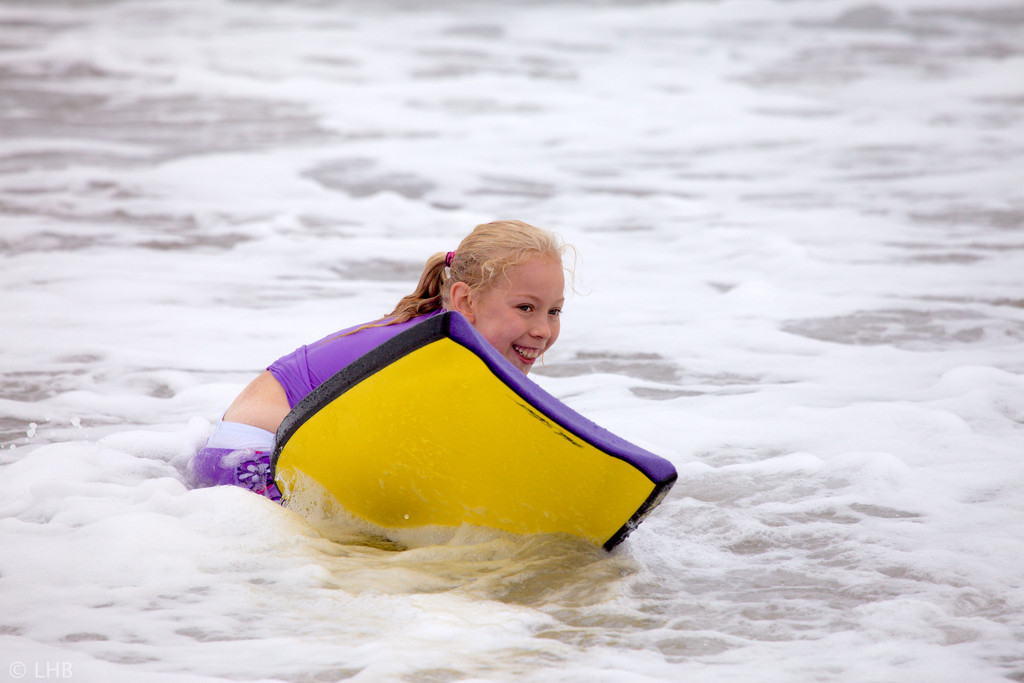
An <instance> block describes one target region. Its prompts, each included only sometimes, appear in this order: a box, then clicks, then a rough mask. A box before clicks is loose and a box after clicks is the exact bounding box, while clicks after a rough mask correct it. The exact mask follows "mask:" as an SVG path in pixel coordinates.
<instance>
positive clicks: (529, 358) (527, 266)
mask: <svg viewBox="0 0 1024 683" xmlns="http://www.w3.org/2000/svg"><path fill="white" fill-rule="evenodd" d="M506 275H507V276H508V277H507V278H505V277H499V278H498V280H497V282H496V283H495V286H494V287H492V288H491V289H488V290H485V291H479V292H478V291H473V290H471V289H470V288H469V286H468V285H466V283H464V282H456V283H454V284H453V285H452V291H451V301H452V309H453V310H456V311H458V312H459V313H462V314H463V315H464V316H466V319H467V320H468V321H469V322H470V323H471V324H472V325H473V327H475V328H476V330H477V332H479V333H480V334H482V335H483V336H484V338H485V339H486V340H487V341H489V342H490V343H491V345H492V346H494V348H496V349H497V350H498V353H500V354H501V355H503V356H504V357H505V358H507V359H508V360H510V361H511V362H512V364H513V365H515V366H516V367H517V368H519V369H520V370H521V371H522V372H523V374H524V375H525V374H528V373H529V372H530V368H531V367H533V364H534V363H535V362H536V361H537V359H538V358H540V356H541V354H542V353H544V352H545V351H547V350H548V349H549V348H551V345H552V344H554V343H555V340H556V339H558V332H559V323H560V321H559V316H560V315H561V313H562V305H563V304H564V303H565V275H564V274H563V273H562V264H561V263H560V262H559V261H558V260H556V259H551V258H550V257H549V258H545V257H543V256H535V257H533V258H531V259H530V260H528V261H525V262H523V263H521V264H519V265H518V266H513V267H511V268H509V269H508V271H507V273H506Z"/></svg>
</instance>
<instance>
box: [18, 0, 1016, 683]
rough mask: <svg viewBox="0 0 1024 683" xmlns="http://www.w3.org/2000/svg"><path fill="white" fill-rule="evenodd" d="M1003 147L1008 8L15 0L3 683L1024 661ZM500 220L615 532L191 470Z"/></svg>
mask: <svg viewBox="0 0 1024 683" xmlns="http://www.w3.org/2000/svg"><path fill="white" fill-rule="evenodd" d="M1022 160H1024V6H1022V5H1021V4H1020V3H1019V2H1016V1H1015V0H878V1H877V2H871V3H865V2H861V1H859V0H855V1H849V0H833V1H831V2H823V1H818V2H815V1H812V0H758V1H755V0H749V1H747V0H721V1H717V2H714V1H710V0H708V1H701V0H676V1H665V2H640V1H627V0H618V1H615V0H604V1H601V0H580V1H576V2H571V1H568V0H566V1H564V2H527V1H526V0H521V1H518V2H499V1H498V0H487V1H483V2H468V1H463V0H457V1H453V2H441V3H427V2H415V1H414V0H386V1H383V2H374V3H362V2H354V1H344V0H338V1H330V0H322V1H320V0H309V1H306V2H300V1H293V2H286V1H283V0H282V1H269V0H268V1H256V0H248V1H242V0H185V1H182V0H173V1H172V0H125V1H121V2H118V1H107V2H101V1H93V2H89V1H85V0H79V1H71V0H66V1H64V2H50V1H38V2H28V1H25V2H4V3H2V4H0V292H2V293H0V315H2V318H0V339H2V344H0V373H2V375H0V480H2V482H3V489H2V491H3V492H2V495H0V680H40V679H49V680H53V679H64V680H75V681H104V682H107V681H114V682H119V681H124V682H126V683H127V682H131V683H136V682H139V681H142V682H148V681H167V682H170V681H174V682H179V681H180V682H189V681H217V680H233V681H296V682H299V681H341V680H345V681H357V682H362V681H409V682H420V683H443V682H449V681H536V682H542V681H543V682H547V681H566V682H569V681H580V682H584V681H585V682H588V683H590V682H595V681H596V682H601V681H606V682H609V683H612V682H614V683H640V682H645V683H646V682H651V681H691V680H692V681H710V682H717V681H729V682H732V681H736V682H744V683H745V682H749V681H758V682H774V681H801V682H803V681H856V682H864V681H875V682H887V681H900V682H903V681H929V682H935V681H938V682H951V683H952V682H957V683H958V682H961V681H971V682H972V683H978V682H989V681H1007V680H1010V681H1024V585H1022V584H1024V569H1022V568H1024V190H1022V185H1024V162H1022ZM495 218H519V219H523V220H527V221H530V222H533V223H536V224H538V225H543V226H545V227H548V228H551V229H553V230H555V231H557V232H559V233H561V234H562V235H563V236H564V237H565V238H566V239H567V240H568V241H570V242H572V243H573V244H574V245H575V246H576V247H577V248H578V250H579V253H580V255H581V260H580V262H579V263H578V265H577V269H576V276H577V277H576V283H575V293H574V295H573V296H572V297H571V298H570V300H569V301H568V304H567V306H566V312H565V317H564V319H563V332H562V337H561V339H560V341H559V343H558V344H557V346H556V347H555V348H554V349H553V350H552V351H551V352H550V353H549V354H548V357H547V359H546V361H545V364H544V366H543V367H540V368H538V369H537V370H536V371H535V373H534V376H535V377H536V379H537V381H538V382H539V383H540V384H541V385H542V386H543V387H544V388H545V389H547V390H548V391H550V392H551V393H552V394H554V395H555V396H557V397H559V398H560V399H562V400H563V401H565V402H566V403H567V404H568V405H570V406H571V407H572V408H574V409H576V410H577V411H579V412H581V413H583V414H584V415H586V416H587V417H589V418H591V419H593V420H595V421H596V422H598V423H599V424H602V425H603V426H605V427H607V428H609V429H611V430H612V431H614V432H616V433H618V434H620V435H622V436H624V437H626V438H628V439H630V440H633V441H635V442H636V443H638V444H640V445H642V446H644V447H645V448H648V449H649V450H651V451H654V452H656V453H659V454H661V455H663V456H664V457H667V458H669V459H670V460H672V461H673V462H674V463H675V465H676V467H677V468H678V470H679V481H678V483H677V485H676V486H675V488H674V489H673V491H672V493H671V494H670V495H669V497H668V498H667V499H666V500H665V502H664V503H663V504H662V505H661V506H660V507H659V508H658V509H657V510H656V512H655V513H654V514H653V515H652V516H651V517H650V518H649V519H648V520H647V521H646V522H645V523H644V524H643V525H642V526H641V527H640V528H639V529H638V530H637V531H636V532H635V533H634V534H633V535H632V536H631V537H630V538H629V539H628V540H627V541H626V542H625V543H624V544H622V545H621V546H620V547H618V548H617V549H616V550H615V551H614V552H612V553H605V552H604V551H601V550H599V549H595V548H592V547H590V546H588V545H586V544H584V543H581V542H577V541H573V540H569V539H565V538H561V537H545V536H537V537H527V538H517V537H508V536H501V535H497V534H494V533H490V532H486V531H482V530H473V529H461V530H458V531H457V532H455V533H454V534H450V535H448V536H447V537H444V538H438V537H436V536H432V535H431V534H428V533H424V534H410V535H408V536H407V537H404V538H398V539H391V540H388V541H385V540H381V539H379V538H373V537H367V536H363V535H360V534H358V533H347V534H346V533H342V532H340V531H339V530H338V529H332V528H328V527H325V526H324V525H319V526H318V525H317V524H316V523H313V522H310V521H307V520H306V519H304V518H302V517H300V516H299V515H297V514H295V513H294V512H292V511H290V510H288V509H284V508H281V507H278V506H276V505H274V504H273V503H270V502H269V501H266V500H264V499H262V498H259V497H257V496H255V495H252V494H250V493H248V492H246V491H242V490H239V489H233V488H212V489H197V490H193V489H190V488H189V486H188V485H187V484H186V481H185V477H184V468H185V464H186V463H187V461H188V459H189V457H190V456H191V454H192V453H193V452H194V451H195V449H196V448H197V447H199V446H200V445H201V444H202V442H203V441H204V439H205V437H206V436H207V434H208V433H209V432H210V430H211V428H212V425H213V424H214V423H215V421H216V420H217V418H218V416H219V414H220V413H221V411H223V409H224V408H225V407H226V406H227V404H228V403H229V402H230V401H231V399H232V398H233V397H234V395H235V394H236V393H237V392H238V390H239V389H240V388H241V387H243V386H244V385H245V384H246V383H247V382H248V381H249V380H250V379H251V378H252V377H253V376H254V375H255V374H256V373H257V372H259V371H260V370H261V369H262V368H263V367H265V366H266V365H267V364H268V363H269V362H271V361H272V360H274V359H275V358H277V357H278V356H280V355H282V354H284V353H286V352H288V351H290V350H291V349H293V348H295V347H296V346H298V345H301V344H304V343H307V342H309V341H311V340H314V339H318V338H320V337H321V336H323V335H325V334H327V333H330V332H332V331H334V330H336V329H339V328H341V327H344V326H347V325H351V324H354V323H357V322H361V321H364V320H368V319H372V318H374V317H376V316H378V315H380V314H383V313H385V312H387V311H388V310H390V308H391V307H392V306H393V304H394V302H395V301H396V300H397V299H398V298H399V297H400V296H401V295H403V294H405V293H407V291H409V290H410V289H411V287H412V285H413V284H414V281H415V279H416V277H417V275H418V273H419V270H420V267H421V264H422V262H423V260H424V259H425V258H426V256H428V255H429V254H431V253H433V252H436V251H443V250H448V249H451V248H453V247H454V245H455V244H457V242H458V240H459V239H460V238H461V237H462V236H463V235H464V234H465V233H466V232H468V230H469V229H470V228H471V227H472V226H473V225H475V224H477V223H480V222H483V221H487V220H492V219H495ZM425 409H427V410H443V409H444V389H443V387H439V389H438V402H437V404H436V405H434V406H427V407H425Z"/></svg>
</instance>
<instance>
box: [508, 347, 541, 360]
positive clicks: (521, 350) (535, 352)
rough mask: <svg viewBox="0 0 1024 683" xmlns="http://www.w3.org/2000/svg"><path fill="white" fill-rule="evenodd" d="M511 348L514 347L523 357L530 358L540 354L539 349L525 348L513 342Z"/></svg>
mask: <svg viewBox="0 0 1024 683" xmlns="http://www.w3.org/2000/svg"><path fill="white" fill-rule="evenodd" d="M512 348H513V349H515V350H516V353H518V354H519V355H520V356H522V357H523V358H529V359H530V360H534V359H536V358H540V354H541V353H542V351H541V350H540V349H525V348H523V347H522V346H516V345H515V344H513V345H512Z"/></svg>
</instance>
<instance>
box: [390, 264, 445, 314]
mask: <svg viewBox="0 0 1024 683" xmlns="http://www.w3.org/2000/svg"><path fill="white" fill-rule="evenodd" d="M445 268H446V265H445V254H444V253H443V252H438V253H437V254H434V255H433V256H431V257H430V258H428V259H427V263H426V265H425V266H424V267H423V273H422V274H421V275H420V281H419V282H418V283H416V289H415V290H413V293H412V294H407V295H406V296H403V297H402V298H401V300H400V301H399V302H398V305H397V306H395V310H393V311H391V313H389V314H388V316H387V317H388V318H389V320H388V321H387V324H388V325H398V324H400V323H404V322H407V321H409V320H412V319H413V318H415V317H416V316H418V315H426V314H427V313H433V312H434V311H436V310H438V309H440V308H441V307H442V306H444V302H443V299H442V289H443V285H444V282H445V276H444V271H445Z"/></svg>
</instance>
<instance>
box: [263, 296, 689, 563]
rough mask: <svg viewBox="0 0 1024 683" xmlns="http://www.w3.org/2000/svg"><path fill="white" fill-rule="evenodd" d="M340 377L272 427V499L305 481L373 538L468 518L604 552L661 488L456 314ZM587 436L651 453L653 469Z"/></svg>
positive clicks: (661, 465) (662, 466)
mask: <svg viewBox="0 0 1024 683" xmlns="http://www.w3.org/2000/svg"><path fill="white" fill-rule="evenodd" d="M453 321H454V324H453ZM424 326H429V328H426V329H420V328H424ZM452 328H454V330H453V329H452ZM467 328H468V329H467ZM481 341H482V343H483V346H481ZM389 345H390V347H389ZM499 361H500V362H499ZM502 363H504V364H505V365H507V367H505V366H503V365H502ZM354 366H358V367H354ZM495 366H496V367H495ZM345 372H346V371H342V373H339V375H341V377H339V378H338V381H337V382H336V384H337V386H336V387H335V389H334V390H333V391H326V392H323V393H322V395H320V396H319V397H312V400H310V401H309V405H305V406H304V405H303V404H305V403H307V401H303V402H302V403H300V404H299V405H298V406H296V409H295V411H293V415H294V417H293V416H289V417H290V418H292V419H290V420H286V421H285V423H284V424H282V430H281V431H279V432H278V441H279V443H278V448H277V450H276V452H275V458H274V477H275V481H276V482H277V484H278V487H279V488H280V489H281V492H282V495H283V497H284V499H285V502H286V504H287V501H288V499H289V498H290V497H291V496H292V495H294V494H295V492H296V487H297V486H299V485H300V483H301V482H303V481H305V480H306V479H308V480H312V481H314V482H316V483H317V484H318V485H319V486H320V487H322V488H323V489H324V490H325V491H326V492H327V493H328V494H329V495H330V496H331V497H332V498H333V499H334V501H336V503H337V504H339V505H341V506H342V507H343V508H344V509H345V510H346V511H347V512H348V513H350V514H351V515H354V516H355V517H357V518H360V519H363V520H365V521H368V522H370V523H372V524H374V525H376V526H379V527H382V528H383V529H385V530H386V529H389V528H391V529H402V528H411V527H423V526H445V527H455V526H460V525H463V524H471V525H477V526H483V527H490V528H495V529H501V530H504V531H509V532H513V533H517V534H532V533H552V532H554V533H569V534H573V535H576V536H581V537H583V538H586V539H588V540H590V541H591V542H593V543H595V544H597V545H603V546H605V547H607V548H610V547H612V546H613V545H615V544H616V543H618V542H619V541H621V540H622V538H624V537H625V535H626V534H628V533H629V532H630V531H631V530H632V527H634V526H636V524H638V523H639V521H640V519H642V517H643V515H645V514H646V513H647V512H649V510H650V509H651V508H652V507H653V506H654V505H655V504H657V502H658V501H659V500H660V499H661V497H663V496H664V494H665V493H667V491H668V488H669V487H670V486H671V484H672V482H673V481H674V480H675V470H674V468H672V467H671V465H669V464H668V463H667V461H664V460H662V459H660V458H657V456H653V455H651V454H648V453H646V452H645V451H640V449H638V448H637V447H636V446H632V444H628V443H627V442H624V441H622V440H620V439H618V438H617V437H613V436H611V435H610V434H607V433H606V432H604V430H601V428H600V427H597V425H594V424H593V423H590V422H588V421H586V420H585V419H583V418H581V417H580V416H578V415H577V414H575V413H573V412H572V411H571V410H569V409H568V408H567V407H565V406H564V405H563V404H561V403H559V402H558V401H557V400H556V399H554V398H553V397H551V396H550V395H548V394H546V393H544V392H543V391H542V390H540V388H539V387H537V385H535V384H534V383H533V382H531V381H530V380H528V379H526V377H525V376H524V375H522V374H521V373H519V371H518V370H515V369H514V368H512V366H511V364H508V362H507V361H505V360H504V359H502V358H500V356H498V355H497V354H496V353H495V352H493V349H491V348H490V346H489V345H488V344H487V342H486V341H483V340H482V338H480V337H479V335H478V334H477V333H476V332H475V330H473V329H472V327H471V326H469V325H468V323H466V322H465V319H464V318H462V317H461V316H458V315H457V314H451V313H448V314H444V315H443V316H439V317H436V318H431V319H428V320H427V321H425V322H424V323H421V324H419V325H417V326H415V327H413V328H412V329H410V330H408V331H406V332H404V333H402V334H400V335H398V336H396V337H395V338H394V339H392V340H391V341H389V342H387V343H385V344H384V345H382V347H380V349H377V350H374V352H371V353H370V354H367V356H366V357H364V358H363V359H360V361H357V362H356V363H353V366H350V368H349V369H348V374H347V376H345V375H344V373H345ZM510 372H511V373H515V374H510ZM516 375H518V377H517V376H516ZM509 380H511V382H510V381H509ZM335 394H336V395H335ZM296 411H297V412H298V414H296ZM567 417H568V418H575V420H576V424H572V423H573V419H566V418H567ZM567 423H569V424H567ZM590 432H593V433H597V434H598V435H601V434H602V433H603V434H604V435H605V436H607V437H611V439H610V443H611V444H612V446H613V447H614V446H621V445H622V444H625V445H627V446H631V447H632V449H633V450H634V451H637V452H639V454H640V456H641V457H647V458H648V459H649V458H654V459H656V461H655V462H654V464H655V465H658V468H655V469H658V472H656V473H655V476H652V473H651V471H650V469H651V468H650V467H646V468H645V467H643V466H639V467H638V465H637V463H636V462H632V461H631V459H630V458H629V457H628V456H629V455H634V457H633V458H632V460H636V457H635V455H636V454H635V453H627V457H623V456H622V454H616V453H610V452H609V450H613V449H611V448H609V447H608V445H607V444H601V443H600V442H601V439H596V441H598V443H599V444H600V445H596V444H595V443H593V441H595V439H593V438H588V437H593V434H592V433H590ZM601 446H604V448H602V447H601ZM627 450H628V449H627ZM657 461H660V462H657ZM643 464H647V465H650V464H651V463H649V462H648V463H642V465H643ZM666 465H667V467H666Z"/></svg>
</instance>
